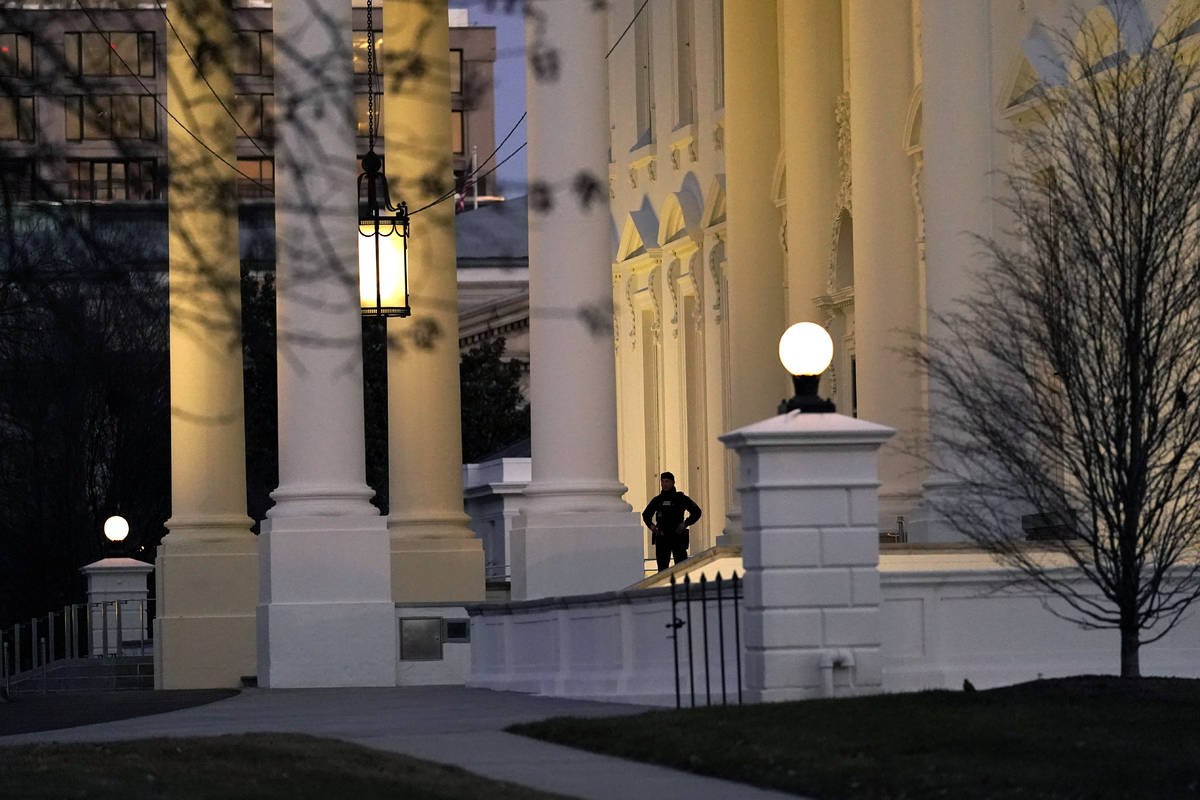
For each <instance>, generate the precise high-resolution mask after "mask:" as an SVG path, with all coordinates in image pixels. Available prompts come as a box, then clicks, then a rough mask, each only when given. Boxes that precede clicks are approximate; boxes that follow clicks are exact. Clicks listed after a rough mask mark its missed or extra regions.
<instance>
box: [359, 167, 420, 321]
mask: <svg viewBox="0 0 1200 800" xmlns="http://www.w3.org/2000/svg"><path fill="white" fill-rule="evenodd" d="M381 162H382V159H380V157H379V156H378V155H376V154H375V151H374V150H373V149H372V150H368V151H367V154H366V155H365V156H363V161H362V163H363V172H362V174H361V175H359V176H358V186H359V193H358V196H359V198H360V202H361V198H362V197H363V194H364V190H365V193H366V203H365V205H363V206H362V210H361V211H360V213H359V215H358V295H359V300H360V305H361V307H362V313H363V316H364V317H407V316H408V315H409V314H411V313H412V309H411V308H410V307H409V304H408V235H409V222H408V207H407V205H406V204H404V203H401V204H400V205H399V207H393V206H392V205H391V203H390V202H389V201H388V196H387V179H386V178H385V177H384V175H383V171H382V163H381Z"/></svg>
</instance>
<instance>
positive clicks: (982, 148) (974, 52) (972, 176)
mask: <svg viewBox="0 0 1200 800" xmlns="http://www.w3.org/2000/svg"><path fill="white" fill-rule="evenodd" d="M921 20H922V24H921V41H922V50H923V59H922V62H923V67H922V74H923V79H922V94H923V95H924V97H923V103H924V108H923V114H922V119H923V123H922V127H923V130H922V142H923V146H924V153H925V158H924V161H925V176H924V195H923V199H924V206H925V242H926V243H925V275H926V281H925V305H926V309H927V312H928V313H929V314H930V315H932V314H938V313H942V314H944V313H947V312H949V311H952V310H954V304H955V301H956V300H959V299H961V298H963V297H965V296H966V295H967V294H968V293H969V291H970V275H971V273H972V272H974V271H976V270H978V269H980V268H981V267H983V266H984V265H985V264H986V260H987V257H986V255H985V254H984V253H983V247H982V245H981V244H980V242H979V241H978V239H977V238H975V237H978V236H983V237H987V236H990V235H991V233H992V225H993V201H992V181H991V170H992V142H993V137H994V136H995V125H994V123H993V119H992V101H993V98H994V95H993V92H992V70H991V61H990V59H987V58H984V57H982V56H983V54H986V53H987V52H988V51H989V49H990V48H991V36H990V18H989V12H988V4H987V3H985V2H969V3H963V2H960V0H922V3H921ZM928 332H929V335H930V336H932V337H937V336H941V335H944V331H942V330H941V329H940V328H939V326H938V324H937V322H936V321H935V320H934V319H933V318H932V317H930V319H929V320H928ZM943 424H945V417H944V415H941V414H939V413H938V407H937V398H936V397H935V396H932V395H931V396H930V397H929V426H930V429H931V432H935V431H936V428H937V426H938V425H943ZM947 480H948V479H947V477H946V476H944V475H938V474H936V473H934V474H930V475H929V476H928V477H927V478H926V480H925V484H924V486H923V490H924V494H925V496H926V498H929V497H930V496H931V495H932V494H934V493H936V492H937V491H939V489H941V488H943V487H944V486H945V485H946V481H947ZM909 530H910V538H911V539H914V540H917V541H926V542H928V541H947V540H955V539H959V538H961V537H959V535H958V534H957V533H955V532H954V531H953V530H951V529H950V528H949V526H948V525H947V524H946V522H945V520H944V519H941V518H939V517H938V516H937V515H936V514H935V513H934V512H933V508H932V507H931V506H930V505H928V504H922V505H921V506H920V507H918V509H917V510H916V511H915V512H914V515H913V518H912V520H911V525H910V528H909Z"/></svg>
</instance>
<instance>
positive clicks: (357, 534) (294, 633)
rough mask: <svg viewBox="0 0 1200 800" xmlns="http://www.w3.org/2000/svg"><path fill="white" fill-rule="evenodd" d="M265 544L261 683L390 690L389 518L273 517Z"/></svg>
mask: <svg viewBox="0 0 1200 800" xmlns="http://www.w3.org/2000/svg"><path fill="white" fill-rule="evenodd" d="M262 527H263V532H262V535H261V536H260V537H259V540H260V551H261V561H260V586H261V590H260V593H259V597H260V602H259V605H258V614H257V630H258V685H259V686H263V687H269V688H276V689H278V688H310V687H312V688H315V687H334V686H394V685H395V684H396V659H397V650H396V647H397V644H396V637H397V633H396V606H395V603H393V602H392V596H391V594H392V593H391V568H390V564H391V554H390V548H389V543H388V533H387V522H386V520H385V519H384V518H383V517H379V516H375V517H368V516H362V517H359V516H343V517H274V518H269V519H267V520H266V521H264V522H263V526H262Z"/></svg>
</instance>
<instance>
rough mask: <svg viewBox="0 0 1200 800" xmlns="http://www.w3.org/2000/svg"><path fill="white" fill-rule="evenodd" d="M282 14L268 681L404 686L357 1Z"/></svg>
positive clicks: (263, 613)
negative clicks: (365, 271)
mask: <svg viewBox="0 0 1200 800" xmlns="http://www.w3.org/2000/svg"><path fill="white" fill-rule="evenodd" d="M274 25H275V59H276V61H275V103H276V106H277V107H278V108H279V109H280V113H279V114H278V115H277V117H276V133H277V137H278V138H277V142H276V149H275V197H276V201H275V238H276V275H277V286H278V290H277V291H278V299H277V304H278V305H277V307H278V324H279V488H278V489H276V490H275V492H274V493H273V495H272V496H273V497H274V498H275V502H276V505H275V506H274V507H273V508H272V509H271V510H270V511H269V512H267V515H268V518H267V520H266V521H264V522H263V526H262V535H261V536H260V537H259V539H260V548H261V590H260V601H259V606H258V680H259V685H261V686H269V687H275V688H278V687H303V686H388V685H395V681H396V657H397V653H396V619H395V605H394V603H393V602H392V594H391V570H390V568H389V563H390V552H389V548H388V534H387V524H386V521H385V520H384V519H383V518H382V517H381V516H379V512H378V511H377V510H376V509H375V507H374V506H372V505H371V504H370V502H368V501H369V498H370V496H371V490H370V488H368V487H367V485H366V478H365V456H364V442H363V389H362V336H361V322H360V316H359V301H358V285H357V284H358V225H357V220H358V198H357V189H356V185H355V178H356V173H357V162H356V157H355V134H354V118H355V115H354V86H353V78H354V74H353V66H352V61H351V8H350V3H348V2H345V0H305V2H287V3H276V4H275V6H274Z"/></svg>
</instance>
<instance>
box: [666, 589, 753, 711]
mask: <svg viewBox="0 0 1200 800" xmlns="http://www.w3.org/2000/svg"><path fill="white" fill-rule="evenodd" d="M741 600H742V581H741V580H740V579H739V578H738V575H737V573H736V572H735V573H734V574H733V577H731V578H729V579H727V580H725V579H722V577H721V574H720V573H717V577H716V579H715V580H711V581H710V580H708V579H707V578H706V577H705V576H703V575H702V576H700V580H698V581H693V580H692V579H691V577H690V576H686V577H684V579H683V581H682V582H680V581H677V580H676V579H675V576H674V575H672V576H671V621H670V622H668V623H667V628H669V629H670V630H671V638H672V645H673V647H674V648H675V707H676V708H682V707H683V693H684V689H683V686H682V681H683V671H684V669H686V670H687V695H688V698H689V701H690V705H691V707H693V708H694V707H695V706H696V692H697V681H699V680H701V679H702V680H703V686H702V687H701V690H702V691H703V700H704V704H705V705H708V706H711V705H712V704H713V698H714V695H715V694H716V693H717V692H718V691H719V694H720V696H719V702H720V703H721V704H722V705H727V704H728V703H729V702H730V700H731V699H732V698H731V696H736V701H737V703H738V704H739V705H741V702H742V623H741V613H740V610H741V606H740V603H741ZM681 614H682V615H683V616H680V615H681ZM696 619H698V620H699V625H698V626H697V625H696V623H695V621H696ZM714 629H715V630H714ZM681 631H682V636H681V634H680V632H681ZM681 638H682V639H683V640H684V641H682V642H681V641H680V639H681ZM714 639H715V642H714V641H713V640H714ZM714 644H715V648H716V649H715V650H714V649H713V645H714ZM681 647H683V648H684V652H683V653H682V654H681V653H680V648H681ZM681 655H682V657H683V658H685V659H686V664H684V663H682V662H681ZM698 673H701V674H699V675H698ZM718 679H719V682H717V681H718ZM714 682H717V686H716V688H715V689H714V686H713V684H714Z"/></svg>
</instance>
